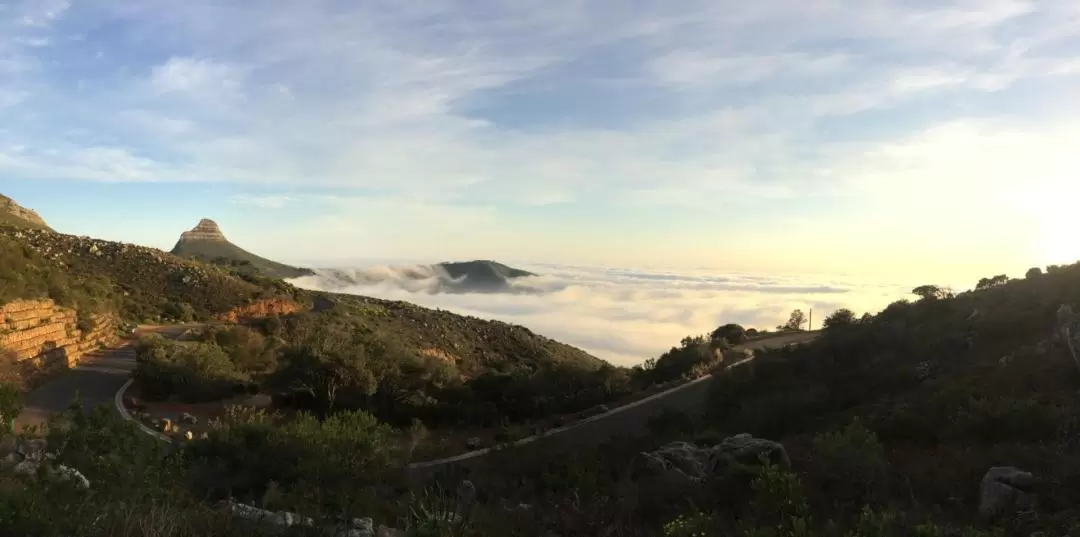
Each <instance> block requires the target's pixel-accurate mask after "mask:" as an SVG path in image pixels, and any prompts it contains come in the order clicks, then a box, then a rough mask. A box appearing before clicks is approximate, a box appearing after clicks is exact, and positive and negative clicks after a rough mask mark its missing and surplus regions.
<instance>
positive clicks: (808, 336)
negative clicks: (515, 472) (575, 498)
mask: <svg viewBox="0 0 1080 537" xmlns="http://www.w3.org/2000/svg"><path fill="white" fill-rule="evenodd" d="M819 335H820V331H815V332H796V333H792V334H785V335H780V336H774V337H770V338H764V339H760V340H756V341H751V342H748V343H746V344H743V345H740V346H739V347H738V348H744V349H749V350H764V349H770V348H773V349H774V348H778V347H783V346H786V345H791V344H799V343H806V342H809V341H812V340H814V339H816V338H817V337H818V336H819ZM748 361H749V360H746V361H743V362H739V363H735V364H732V365H730V366H728V368H727V369H730V368H733V367H739V366H741V365H743V364H745V363H747V362H748ZM711 378H712V375H705V376H703V377H701V378H698V379H695V380H692V381H690V382H688V383H686V384H683V385H681V386H676V387H674V388H671V389H669V390H666V391H663V392H660V393H656V394H653V395H650V396H648V397H645V398H643V399H639V400H637V401H634V402H631V403H629V404H626V405H623V406H620V407H617V408H614V409H612V410H611V411H609V412H606V413H604V414H599V415H596V416H592V417H590V418H586V419H584V420H582V421H579V422H576V423H572V424H570V425H567V426H565V427H559V428H557V429H552V430H550V431H547V432H545V433H544V434H542V435H539V436H530V437H528V438H524V439H521V440H519V441H517V442H514V444H513V445H515V446H521V445H525V444H530V443H532V442H535V441H537V440H540V439H544V440H545V441H549V440H550V441H553V442H552V443H551V446H550V447H552V449H560V450H561V449H566V448H569V447H573V446H580V445H587V444H595V443H598V442H601V441H603V440H605V439H608V438H611V437H613V436H618V435H627V436H631V435H637V434H641V433H644V432H646V429H647V427H648V419H649V417H651V416H654V415H657V414H659V413H660V412H662V411H664V410H676V411H680V412H687V413H696V412H699V411H700V410H701V408H702V407H703V406H704V405H705V402H706V400H707V399H708V396H709V384H710V383H709V382H708V381H709V379H711ZM491 451H492V450H491V449H490V448H485V449H478V450H475V451H470V452H467V453H462V454H460V455H455V456H453V457H445V458H441V459H436V460H432V461H426V462H416V463H412V464H409V466H408V469H409V470H410V471H420V472H424V471H433V470H437V469H439V468H441V467H445V466H447V465H450V464H455V463H461V462H465V461H470V460H474V459H477V458H480V457H483V456H485V455H487V454H488V453H490V452H491Z"/></svg>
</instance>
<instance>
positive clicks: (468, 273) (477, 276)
mask: <svg viewBox="0 0 1080 537" xmlns="http://www.w3.org/2000/svg"><path fill="white" fill-rule="evenodd" d="M438 267H440V268H442V269H443V270H445V271H446V273H447V275H449V276H450V278H452V279H454V280H458V279H462V278H464V283H465V284H466V286H467V287H468V288H469V289H471V290H476V291H501V290H505V289H506V288H508V287H509V285H510V280H512V279H514V278H522V277H526V276H536V274H533V273H531V272H528V271H525V270H521V269H516V268H513V267H508V266H506V265H504V264H502V263H497V262H495V261H488V260H477V261H463V262H448V263H439V264H438Z"/></svg>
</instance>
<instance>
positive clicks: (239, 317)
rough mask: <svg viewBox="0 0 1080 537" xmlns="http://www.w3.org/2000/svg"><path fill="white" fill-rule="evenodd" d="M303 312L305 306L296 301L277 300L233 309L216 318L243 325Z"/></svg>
mask: <svg viewBox="0 0 1080 537" xmlns="http://www.w3.org/2000/svg"><path fill="white" fill-rule="evenodd" d="M303 310H304V306H302V305H300V304H298V303H297V302H295V301H292V300H285V299H277V298H275V299H266V300H258V301H256V302H252V303H251V304H247V305H245V306H240V307H238V308H233V309H232V310H230V311H229V312H227V313H223V314H221V315H218V316H217V317H216V318H217V320H219V321H228V322H231V323H242V322H246V321H251V320H254V319H262V318H265V317H273V316H276V315H288V314H290V313H297V312H300V311H303Z"/></svg>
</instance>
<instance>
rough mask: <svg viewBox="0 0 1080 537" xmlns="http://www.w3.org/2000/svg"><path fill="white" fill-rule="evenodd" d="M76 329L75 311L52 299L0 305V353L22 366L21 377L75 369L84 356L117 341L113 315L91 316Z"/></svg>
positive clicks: (18, 301) (77, 325) (19, 301)
mask: <svg viewBox="0 0 1080 537" xmlns="http://www.w3.org/2000/svg"><path fill="white" fill-rule="evenodd" d="M88 319H89V323H83V327H82V328H83V329H80V328H79V322H78V320H77V314H76V312H75V310H72V309H69V308H64V307H60V306H57V305H56V304H55V303H54V302H53V301H52V300H16V301H14V302H9V303H7V304H4V305H3V306H0V350H2V351H4V352H6V353H10V355H11V357H12V358H13V359H14V360H15V361H16V362H17V363H19V364H21V365H23V366H24V368H25V369H24V377H33V376H34V375H35V373H36V372H50V371H53V370H55V369H63V368H70V367H74V366H75V365H76V364H78V362H79V359H80V358H82V357H83V356H84V355H85V354H86V353H88V352H91V351H94V350H96V349H97V348H99V347H101V346H102V345H107V344H110V343H112V342H113V341H115V340H116V337H117V336H116V328H115V327H116V321H115V319H114V318H113V317H112V316H109V315H103V314H94V315H91V316H89V317H88Z"/></svg>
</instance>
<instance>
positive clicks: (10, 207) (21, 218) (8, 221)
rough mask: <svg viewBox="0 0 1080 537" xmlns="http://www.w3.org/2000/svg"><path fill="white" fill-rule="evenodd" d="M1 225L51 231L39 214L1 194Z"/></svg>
mask: <svg viewBox="0 0 1080 537" xmlns="http://www.w3.org/2000/svg"><path fill="white" fill-rule="evenodd" d="M0 225H7V226H12V227H23V228H33V229H49V225H48V224H46V223H45V221H44V220H42V219H41V216H39V215H38V213H37V212H35V211H33V210H31V209H27V208H25V207H23V206H21V205H19V204H18V203H15V200H13V199H11V198H9V197H7V196H5V195H3V194H0Z"/></svg>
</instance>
